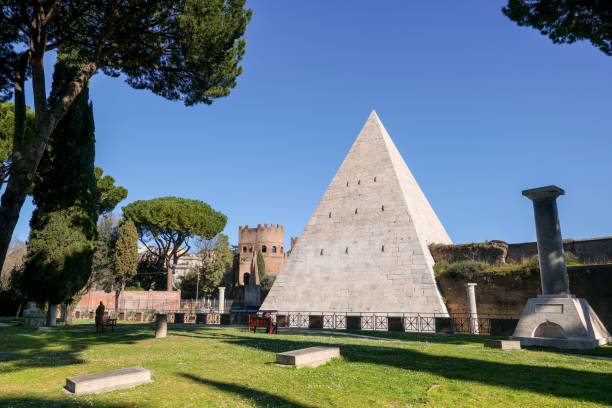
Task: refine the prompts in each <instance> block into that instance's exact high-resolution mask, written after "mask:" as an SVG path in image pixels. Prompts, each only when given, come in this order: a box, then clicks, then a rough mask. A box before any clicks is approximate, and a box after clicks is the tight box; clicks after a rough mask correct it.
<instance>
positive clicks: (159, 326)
mask: <svg viewBox="0 0 612 408" xmlns="http://www.w3.org/2000/svg"><path fill="white" fill-rule="evenodd" d="M167 333H168V315H167V314H165V313H156V314H155V338H156V339H161V338H163V337H166V334H167Z"/></svg>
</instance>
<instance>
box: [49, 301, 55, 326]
mask: <svg viewBox="0 0 612 408" xmlns="http://www.w3.org/2000/svg"><path fill="white" fill-rule="evenodd" d="M56 321H57V305H52V304H49V310H47V326H49V327H55V325H56Z"/></svg>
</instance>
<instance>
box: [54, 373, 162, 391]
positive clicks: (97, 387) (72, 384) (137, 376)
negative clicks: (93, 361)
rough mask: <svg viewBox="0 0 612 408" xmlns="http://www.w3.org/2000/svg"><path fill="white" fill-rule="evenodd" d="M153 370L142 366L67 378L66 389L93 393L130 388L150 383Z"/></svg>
mask: <svg viewBox="0 0 612 408" xmlns="http://www.w3.org/2000/svg"><path fill="white" fill-rule="evenodd" d="M150 382H152V381H151V371H149V370H147V369H144V368H142V367H129V368H122V369H121V370H113V371H106V372H103V373H96V374H87V375H80V376H78V377H68V378H66V387H65V389H66V391H68V392H70V393H72V394H75V395H81V394H93V393H98V392H104V391H111V390H118V389H123V388H130V387H134V386H136V385H140V384H146V383H150Z"/></svg>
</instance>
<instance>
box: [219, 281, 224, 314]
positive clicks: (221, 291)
mask: <svg viewBox="0 0 612 408" xmlns="http://www.w3.org/2000/svg"><path fill="white" fill-rule="evenodd" d="M223 312H225V287H223V286H220V287H219V314H221V313H223Z"/></svg>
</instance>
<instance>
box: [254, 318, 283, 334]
mask: <svg viewBox="0 0 612 408" xmlns="http://www.w3.org/2000/svg"><path fill="white" fill-rule="evenodd" d="M251 327H252V328H253V332H257V328H258V327H263V328H264V329H266V333H268V334H272V333H277V329H276V324H274V322H273V321H272V318H271V317H261V316H249V332H250V331H251Z"/></svg>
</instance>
